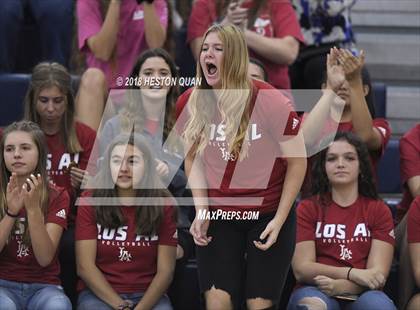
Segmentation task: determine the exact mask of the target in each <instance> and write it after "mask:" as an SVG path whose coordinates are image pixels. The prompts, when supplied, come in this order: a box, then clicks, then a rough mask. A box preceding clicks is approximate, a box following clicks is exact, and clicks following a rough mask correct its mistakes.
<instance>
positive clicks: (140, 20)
mask: <svg viewBox="0 0 420 310" xmlns="http://www.w3.org/2000/svg"><path fill="white" fill-rule="evenodd" d="M77 18H78V19H77V22H78V23H77V26H78V38H79V49H80V51H81V52H82V53H83V54H84V55H85V56H86V63H87V66H88V68H89V69H88V70H87V71H86V72H85V73H84V74H83V75H82V79H81V84H80V90H79V93H78V97H77V103H76V114H77V117H78V118H79V119H80V120H81V121H82V122H84V123H85V124H87V125H89V126H90V127H92V128H94V129H95V130H96V129H98V128H99V124H100V121H101V118H102V113H103V110H104V103H105V98H106V96H107V92H108V89H112V88H124V86H126V82H127V80H126V79H127V77H129V75H130V72H131V69H132V68H133V65H134V63H135V61H136V59H137V58H138V56H139V55H140V53H141V52H142V51H144V50H146V49H148V48H156V47H162V46H163V45H164V43H165V40H166V34H167V26H168V7H167V3H166V1H164V0H155V1H149V0H147V1H146V0H143V1H139V0H137V1H136V0H124V1H121V0H110V1H100V0H91V1H83V0H79V1H77Z"/></svg>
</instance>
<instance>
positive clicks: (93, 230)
mask: <svg viewBox="0 0 420 310" xmlns="http://www.w3.org/2000/svg"><path fill="white" fill-rule="evenodd" d="M89 196H90V193H88V192H85V193H83V194H82V197H89ZM75 234H76V236H75V239H76V240H92V239H94V240H96V239H97V237H98V228H97V225H96V215H95V208H94V207H92V206H89V205H80V206H78V207H77V217H76V232H75Z"/></svg>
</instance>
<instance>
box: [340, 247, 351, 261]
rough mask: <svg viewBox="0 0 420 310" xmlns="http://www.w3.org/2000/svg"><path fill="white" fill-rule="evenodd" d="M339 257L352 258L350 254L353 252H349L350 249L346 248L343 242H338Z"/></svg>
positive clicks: (343, 258)
mask: <svg viewBox="0 0 420 310" xmlns="http://www.w3.org/2000/svg"><path fill="white" fill-rule="evenodd" d="M340 248H341V251H340V259H342V260H350V259H352V255H353V253H352V252H351V250H350V249H349V248H346V246H345V245H344V244H340Z"/></svg>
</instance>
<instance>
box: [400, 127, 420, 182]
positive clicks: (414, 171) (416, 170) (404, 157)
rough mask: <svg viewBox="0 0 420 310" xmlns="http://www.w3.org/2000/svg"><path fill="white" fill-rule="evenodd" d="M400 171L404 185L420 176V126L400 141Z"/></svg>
mask: <svg viewBox="0 0 420 310" xmlns="http://www.w3.org/2000/svg"><path fill="white" fill-rule="evenodd" d="M400 170H401V171H400V172H401V181H402V183H403V184H404V183H406V182H407V181H408V179H410V178H412V177H414V176H418V175H420V124H418V125H417V126H416V127H414V128H413V129H411V130H410V131H409V132H407V133H406V134H405V135H404V136H403V137H402V138H401V140H400Z"/></svg>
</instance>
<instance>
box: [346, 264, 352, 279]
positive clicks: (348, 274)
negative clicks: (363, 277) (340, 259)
mask: <svg viewBox="0 0 420 310" xmlns="http://www.w3.org/2000/svg"><path fill="white" fill-rule="evenodd" d="M352 269H353V267H350V269H349V271H347V280H349V281H350V271H351V270H352Z"/></svg>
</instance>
